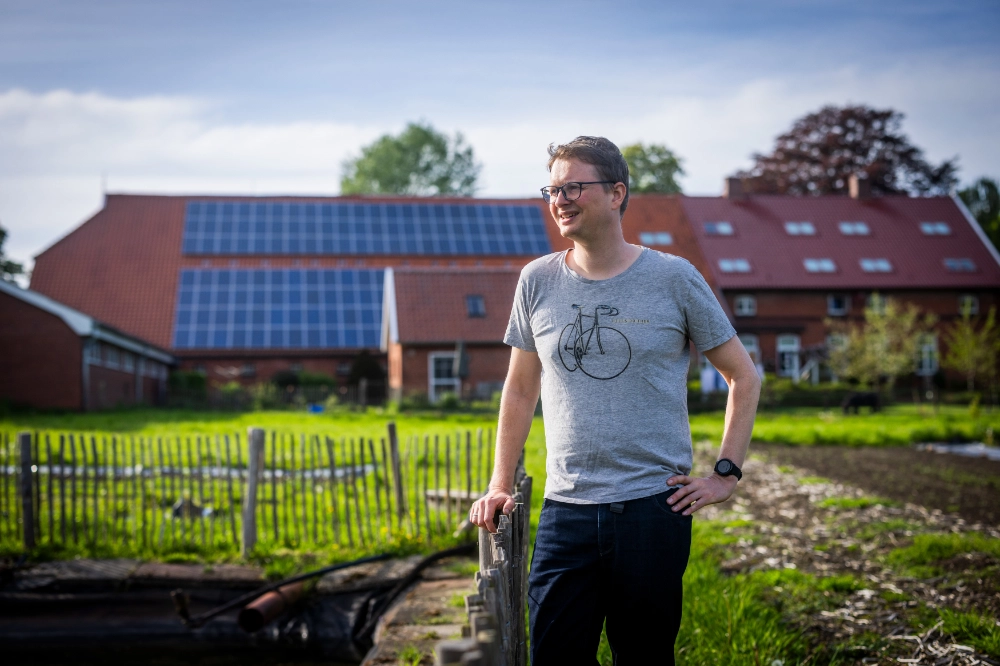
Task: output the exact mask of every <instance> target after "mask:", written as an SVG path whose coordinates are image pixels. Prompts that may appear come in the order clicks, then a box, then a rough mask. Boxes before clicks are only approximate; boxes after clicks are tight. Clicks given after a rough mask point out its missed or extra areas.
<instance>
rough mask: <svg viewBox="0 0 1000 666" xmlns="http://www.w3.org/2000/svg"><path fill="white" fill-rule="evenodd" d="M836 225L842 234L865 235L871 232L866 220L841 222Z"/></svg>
mask: <svg viewBox="0 0 1000 666" xmlns="http://www.w3.org/2000/svg"><path fill="white" fill-rule="evenodd" d="M837 227H838V228H839V229H840V233H841V234H843V235H844V236H867V235H868V234H870V233H871V230H870V229H869V228H868V224H867V223H866V222H841V223H839V224H838V225H837Z"/></svg>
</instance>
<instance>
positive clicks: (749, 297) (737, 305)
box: [733, 294, 757, 317]
mask: <svg viewBox="0 0 1000 666" xmlns="http://www.w3.org/2000/svg"><path fill="white" fill-rule="evenodd" d="M733 314H735V315H736V316H737V317H756V316H757V297H756V296H754V295H753V294H739V295H738V296H736V298H734V299H733Z"/></svg>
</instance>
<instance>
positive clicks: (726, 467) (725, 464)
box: [716, 460, 733, 474]
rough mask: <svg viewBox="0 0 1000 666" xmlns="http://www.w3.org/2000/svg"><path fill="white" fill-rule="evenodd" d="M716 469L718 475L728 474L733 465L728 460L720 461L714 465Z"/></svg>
mask: <svg viewBox="0 0 1000 666" xmlns="http://www.w3.org/2000/svg"><path fill="white" fill-rule="evenodd" d="M716 467H717V468H718V470H719V474H728V473H729V472H731V471H732V469H733V464H732V463H731V462H729V461H728V460H720V461H719V462H718V463H716Z"/></svg>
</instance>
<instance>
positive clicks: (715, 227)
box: [705, 222, 733, 236]
mask: <svg viewBox="0 0 1000 666" xmlns="http://www.w3.org/2000/svg"><path fill="white" fill-rule="evenodd" d="M705 233H706V234H708V235H709V236H732V235H733V225H732V224H731V223H729V222H706V223H705Z"/></svg>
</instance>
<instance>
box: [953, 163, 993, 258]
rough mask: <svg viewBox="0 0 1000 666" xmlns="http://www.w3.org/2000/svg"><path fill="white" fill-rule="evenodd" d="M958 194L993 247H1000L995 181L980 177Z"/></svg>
mask: <svg viewBox="0 0 1000 666" xmlns="http://www.w3.org/2000/svg"><path fill="white" fill-rule="evenodd" d="M958 196H960V197H961V198H962V201H964V202H965V205H966V206H968V208H969V212H970V213H972V217H974V218H976V222H978V223H979V226H981V227H982V228H983V231H985V232H986V236H987V237H988V238H989V239H990V242H991V243H993V247H997V248H1000V191H998V189H997V181H995V180H993V179H992V178H985V177H984V178H980V179H979V180H977V181H976V182H975V183H973V184H972V185H970V186H969V187H967V188H965V189H964V190H959V191H958Z"/></svg>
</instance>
